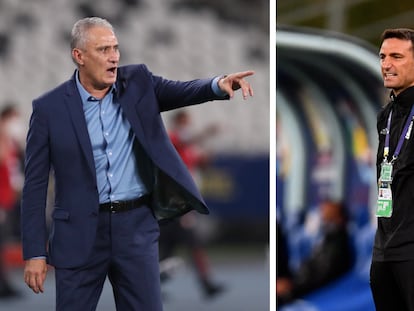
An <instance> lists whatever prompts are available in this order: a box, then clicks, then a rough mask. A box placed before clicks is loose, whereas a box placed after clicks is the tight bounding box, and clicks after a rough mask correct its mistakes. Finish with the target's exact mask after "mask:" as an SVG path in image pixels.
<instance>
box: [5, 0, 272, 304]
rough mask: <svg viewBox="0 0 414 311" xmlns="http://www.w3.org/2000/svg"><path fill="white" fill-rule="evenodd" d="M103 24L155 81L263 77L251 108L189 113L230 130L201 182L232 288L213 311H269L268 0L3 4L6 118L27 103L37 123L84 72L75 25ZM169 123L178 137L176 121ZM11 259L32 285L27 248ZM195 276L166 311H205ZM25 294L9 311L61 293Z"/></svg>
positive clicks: (12, 0) (206, 224) (220, 265)
mask: <svg viewBox="0 0 414 311" xmlns="http://www.w3.org/2000/svg"><path fill="white" fill-rule="evenodd" d="M94 15H95V16H102V17H105V18H107V19H108V20H109V21H110V22H111V23H112V24H113V25H114V27H115V30H116V33H117V36H118V40H119V43H120V49H121V64H129V63H145V64H147V65H148V67H149V69H150V70H151V71H152V72H153V73H155V74H157V75H161V76H164V77H166V78H169V79H173V80H189V79H193V78H204V77H209V76H215V75H221V74H223V73H227V72H235V71H242V70H250V69H251V70H254V71H255V75H254V76H253V77H251V79H249V80H250V82H251V84H252V85H253V87H254V91H255V95H254V97H253V98H252V99H249V100H248V101H247V102H244V101H243V99H242V97H241V96H236V97H235V98H234V99H233V100H232V101H231V102H225V103H223V102H213V103H209V104H207V105H201V106H197V107H192V108H190V109H188V112H189V113H190V114H191V117H192V119H193V125H194V131H199V130H202V129H203V128H204V127H205V126H206V125H208V124H211V123H215V124H218V125H219V127H220V128H221V129H222V130H221V131H220V133H219V135H217V136H216V137H214V138H213V139H210V140H209V141H208V143H207V144H206V145H205V146H203V147H204V148H205V149H206V150H208V152H209V153H210V154H212V159H213V160H212V163H211V166H210V167H209V169H208V171H207V175H206V176H207V177H208V178H204V179H202V180H201V189H202V192H203V193H204V196H205V199H206V201H207V203H208V204H209V206H210V208H211V212H212V213H211V216H209V217H203V218H202V226H201V228H200V230H201V233H202V234H203V236H204V238H205V240H206V241H207V242H208V243H209V244H208V245H209V250H211V261H212V264H213V268H212V269H213V271H215V273H216V274H217V275H218V276H219V277H220V276H222V279H223V282H224V283H228V288H229V290H228V293H225V294H223V296H222V297H218V300H217V301H215V302H214V303H213V304H210V305H207V306H206V307H205V308H206V309H205V310H217V311H219V310H226V311H228V310H244V309H245V308H247V309H245V310H267V309H268V305H269V301H268V293H269V287H268V285H269V284H268V283H269V278H268V257H267V256H268V234H269V228H268V207H269V173H268V169H269V163H268V162H269V102H270V99H269V88H268V86H269V82H268V81H269V39H268V35H269V26H268V25H269V24H268V23H269V3H268V1H267V0H255V1H245V0H228V1H219V0H164V1H162V0H119V1H113V0H99V1H98V0H74V1H69V0H31V1H25V0H0V72H1V75H0V85H1V92H0V108H1V107H2V106H4V105H6V104H8V103H13V104H15V105H17V106H18V108H19V109H20V111H21V112H22V114H23V117H24V121H25V124H26V125H27V124H28V119H29V116H30V113H31V101H32V99H33V98H35V97H37V96H39V95H40V94H41V93H43V92H45V91H46V90H49V89H51V88H53V87H54V86H56V85H57V84H59V83H61V82H63V81H65V80H67V79H68V78H69V77H70V76H71V75H72V73H73V71H74V68H75V67H74V64H73V63H72V61H71V57H70V48H69V34H70V30H71V28H72V26H73V23H74V22H75V21H76V20H78V19H79V18H82V17H85V16H94ZM163 118H164V121H165V123H166V125H167V127H169V126H170V123H171V113H170V112H168V113H165V114H163ZM16 244H17V245H16ZM4 256H5V258H6V260H7V262H8V264H9V266H10V267H12V268H16V269H17V271H16V270H13V271H11V272H10V273H11V275H12V276H13V277H14V279H13V280H15V282H14V283H15V284H16V285H17V286H21V285H22V284H21V283H23V282H22V281H21V275H20V274H21V271H20V267H21V266H22V262H21V258H20V254H19V247H18V241H15V240H12V241H11V243H10V247H9V248H8V249H7V250H6V254H4ZM247 267H249V268H247ZM187 274H191V272H189V271H188V270H187V269H184V271H182V273H181V274H180V273H178V274H177V279H176V280H173V282H172V285H168V286H170V287H171V290H170V291H171V295H172V296H175V297H174V299H171V300H170V302H168V301H167V302H166V310H167V311H168V310H171V311H172V310H190V309H195V308H196V307H197V310H204V309H203V303H204V302H203V301H202V299H201V298H200V299H199V298H198V296H199V294H197V293H195V294H196V295H198V296H197V297H196V298H188V297H187V298H186V297H185V295H184V294H183V293H186V292H187V293H191V291H195V289H194V286H193V285H194V284H193V283H194V282H195V281H194V280H191V276H190V279H189V280H188V276H187ZM52 278H53V277H52V276H50V280H49V281H48V282H52V281H51V280H52ZM235 283H236V284H235ZM47 286H49V287H51V286H52V285H51V283H48V285H47ZM22 291H23V292H24V297H23V298H22V299H21V300H20V301H9V302H5V301H0V309H1V308H2V307H1V306H5V307H7V308H6V309H7V310H25V309H28V308H29V306H30V308H31V310H47V309H51V308H52V306H53V299H54V296H51V295H53V293H51V292H53V287H52V288H50V290H49V294H48V295H46V298H42V297H35V298H33V297H32V296H33V295H30V294H29V293H28V292H27V289H26V288H24V289H22ZM105 293H106V292H104V294H105ZM44 297H45V296H44ZM109 297H110V295H109ZM46 299H47V302H45V301H46ZM106 301H107V298H103V303H102V304H101V309H100V310H111V307H108V306H106V308H107V309H105V303H106ZM171 301H172V302H171ZM109 306H112V305H111V303H109ZM112 308H113V307H112Z"/></svg>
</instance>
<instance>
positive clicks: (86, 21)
mask: <svg viewBox="0 0 414 311" xmlns="http://www.w3.org/2000/svg"><path fill="white" fill-rule="evenodd" d="M92 27H105V28H109V29H111V30H112V31H114V28H113V27H112V25H111V23H109V22H108V21H107V20H106V19H104V18H100V17H86V18H83V19H80V20H78V21H77V22H76V23H75V25H73V28H72V32H71V40H70V48H71V50H73V49H74V48H81V47H84V46H85V44H86V40H87V38H86V32H87V30H89V29H90V28H92Z"/></svg>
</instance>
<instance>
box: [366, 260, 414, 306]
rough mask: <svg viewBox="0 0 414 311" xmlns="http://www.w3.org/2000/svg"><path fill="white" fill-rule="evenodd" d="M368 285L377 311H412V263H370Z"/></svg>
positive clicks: (413, 295)
mask: <svg viewBox="0 0 414 311" xmlns="http://www.w3.org/2000/svg"><path fill="white" fill-rule="evenodd" d="M370 285H371V291H372V296H373V298H374V303H375V308H376V310H377V311H414V261H393V262H372V264H371V271H370Z"/></svg>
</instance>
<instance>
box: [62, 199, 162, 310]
mask: <svg viewBox="0 0 414 311" xmlns="http://www.w3.org/2000/svg"><path fill="white" fill-rule="evenodd" d="M158 237H159V226H158V222H157V221H156V219H155V218H154V216H153V214H152V212H151V210H150V209H149V208H148V207H147V206H143V207H140V208H137V209H133V210H130V211H126V212H120V213H114V214H112V213H110V212H100V214H99V227H98V231H97V236H96V240H95V245H94V248H93V250H92V253H91V255H90V257H89V260H88V262H87V263H86V265H84V266H82V267H79V268H75V269H60V268H56V269H55V275H56V310H58V311H73V310H82V311H93V310H96V306H97V304H98V300H99V297H100V295H101V293H102V289H103V285H104V282H105V279H106V277H107V276H108V278H109V280H110V282H111V284H112V289H113V293H114V298H115V304H116V309H117V310H119V311H149V310H151V311H161V310H162V302H161V289H160V276H159V265H158ZM62 243H64V241H62Z"/></svg>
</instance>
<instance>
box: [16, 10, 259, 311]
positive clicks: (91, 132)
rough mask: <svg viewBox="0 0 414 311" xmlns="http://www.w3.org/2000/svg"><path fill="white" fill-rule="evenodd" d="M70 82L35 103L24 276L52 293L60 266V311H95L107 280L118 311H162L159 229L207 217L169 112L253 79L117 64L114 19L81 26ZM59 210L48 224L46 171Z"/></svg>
mask: <svg viewBox="0 0 414 311" xmlns="http://www.w3.org/2000/svg"><path fill="white" fill-rule="evenodd" d="M71 49H72V59H73V61H74V62H75V64H76V65H77V70H76V71H75V73H74V74H73V76H72V78H71V79H70V80H68V81H66V82H64V83H63V84H61V85H59V86H58V87H56V88H55V89H53V90H51V91H49V92H47V93H45V94H43V95H42V96H40V97H39V98H37V99H35V100H34V101H33V112H32V116H31V119H30V128H29V133H28V136H27V146H26V162H25V164H26V167H25V184H24V189H23V195H22V206H21V212H22V213H21V218H22V244H23V256H24V259H25V261H26V265H25V271H24V280H25V282H26V284H27V285H28V286H29V287H30V288H31V289H32V290H33V291H34V292H35V293H41V292H43V290H44V281H45V278H46V274H47V263H49V264H50V265H52V266H53V267H54V268H55V278H56V310H60V311H63V310H95V309H96V306H97V304H98V300H99V297H100V294H101V292H102V288H103V285H104V282H105V279H106V277H107V276H108V278H109V280H110V282H111V284H112V287H113V293H114V297H115V304H116V307H117V310H121V311H126V310H142V311H148V310H151V311H157V310H162V302H161V295H160V284H159V267H158V236H159V226H158V221H160V220H168V219H171V218H174V217H178V216H181V215H183V214H185V213H187V212H189V211H190V210H197V211H198V212H200V213H205V214H207V213H208V208H207V206H206V204H205V202H204V201H203V199H202V197H201V195H200V193H199V191H198V190H197V187H196V186H195V184H194V182H193V180H192V178H191V175H190V174H189V172H188V170H187V169H186V167H185V165H184V164H183V162H182V160H181V159H180V157H179V156H178V154H177V152H176V151H175V149H174V147H173V146H172V144H171V142H170V140H169V138H168V135H167V133H166V131H165V128H164V125H163V123H162V119H161V116H160V112H162V111H167V110H171V109H176V108H180V107H184V106H189V105H195V104H199V103H203V102H206V101H211V100H216V99H228V98H231V97H233V95H234V91H235V90H238V89H240V90H241V92H242V95H243V97H244V98H245V99H246V98H247V97H248V96H252V95H253V90H252V88H251V86H250V84H249V83H248V82H247V81H246V80H245V78H246V77H247V76H250V75H252V74H253V72H252V71H245V72H239V73H233V74H228V75H226V76H220V77H215V78H211V79H196V80H192V81H186V82H182V81H172V80H167V79H165V78H162V77H160V76H156V75H153V74H152V73H151V72H150V71H149V70H148V69H147V67H146V66H145V65H142V64H140V65H129V66H122V67H120V66H119V57H120V52H119V48H118V40H117V37H116V35H115V33H114V30H113V28H112V26H111V24H109V23H108V21H106V20H104V19H102V18H97V17H92V18H85V19H82V20H80V21H78V22H77V23H76V24H75V25H74V27H73V30H72V41H71ZM51 170H53V175H54V179H55V182H54V184H55V204H54V209H53V212H52V225H51V230H50V233H49V234H48V232H47V229H46V221H45V207H46V193H47V187H48V180H49V173H50V171H51Z"/></svg>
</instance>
